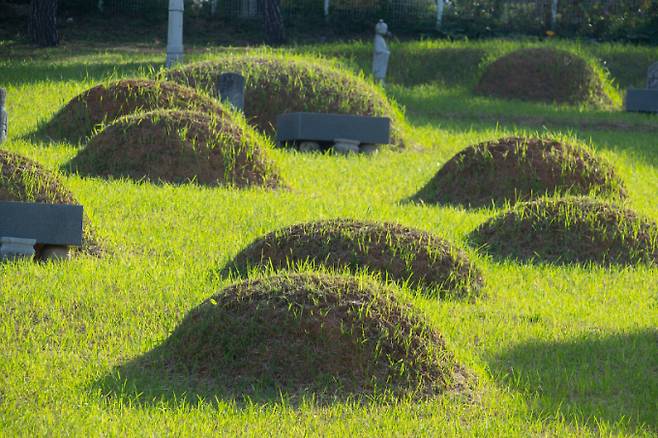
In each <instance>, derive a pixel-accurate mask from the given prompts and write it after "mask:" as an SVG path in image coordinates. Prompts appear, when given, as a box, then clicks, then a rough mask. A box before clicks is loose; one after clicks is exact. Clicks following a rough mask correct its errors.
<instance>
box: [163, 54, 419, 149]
mask: <svg viewBox="0 0 658 438" xmlns="http://www.w3.org/2000/svg"><path fill="white" fill-rule="evenodd" d="M225 72H239V73H241V74H242V75H243V76H245V83H246V85H245V109H244V110H245V115H246V117H247V119H248V120H249V121H250V122H252V123H254V124H255V125H256V126H257V127H258V128H259V129H260V130H261V131H263V132H265V133H267V134H268V135H272V134H274V130H275V127H276V118H277V116H278V115H280V114H283V113H286V112H320V113H337V114H355V115H362V116H379V117H389V118H390V119H391V143H392V144H393V145H395V146H397V147H404V145H405V143H408V141H405V131H406V123H405V121H404V116H403V115H402V113H401V111H400V110H399V109H398V108H397V107H396V106H395V105H394V104H392V103H391V102H390V101H389V100H388V98H387V97H386V95H385V94H384V93H383V92H382V91H381V90H379V89H378V88H377V87H376V86H374V85H373V84H371V83H369V82H367V81H366V80H364V79H363V78H361V77H359V76H357V75H355V74H352V73H349V72H347V71H346V70H345V69H339V68H338V67H336V66H333V65H331V64H330V63H329V62H328V61H326V60H320V59H313V58H301V57H296V58H295V57H290V56H287V57H285V58H284V57H282V56H276V55H230V56H226V57H222V58H220V59H218V60H214V61H209V62H201V63H196V64H189V65H186V66H184V67H181V68H179V69H175V70H172V71H171V72H169V73H168V79H170V80H173V81H176V82H180V83H183V84H185V85H189V86H191V87H198V88H201V89H204V90H205V91H207V92H209V93H216V90H215V84H216V83H217V80H218V78H219V76H220V75H221V74H222V73H225Z"/></svg>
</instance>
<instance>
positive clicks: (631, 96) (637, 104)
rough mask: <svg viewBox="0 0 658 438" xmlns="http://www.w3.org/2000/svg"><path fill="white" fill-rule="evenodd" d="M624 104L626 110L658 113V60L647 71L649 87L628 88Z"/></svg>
mask: <svg viewBox="0 0 658 438" xmlns="http://www.w3.org/2000/svg"><path fill="white" fill-rule="evenodd" d="M624 105H625V107H626V111H630V112H640V113H654V114H658V62H656V63H654V64H652V65H651V66H650V67H649V69H648V71H647V88H645V89H630V90H628V92H627V93H626V99H625V102H624Z"/></svg>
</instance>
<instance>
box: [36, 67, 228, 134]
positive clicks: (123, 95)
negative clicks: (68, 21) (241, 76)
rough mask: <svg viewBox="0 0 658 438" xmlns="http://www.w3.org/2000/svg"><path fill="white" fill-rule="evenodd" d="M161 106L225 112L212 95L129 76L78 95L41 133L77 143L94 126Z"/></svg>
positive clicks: (163, 107) (161, 107) (206, 111)
mask: <svg viewBox="0 0 658 438" xmlns="http://www.w3.org/2000/svg"><path fill="white" fill-rule="evenodd" d="M157 109H180V110H190V111H199V112H204V113H217V114H222V113H223V109H222V107H221V106H220V105H219V104H218V103H217V102H216V101H215V100H213V99H212V98H210V97H208V96H205V95H203V94H200V93H198V92H197V91H195V90H194V89H191V88H188V87H184V86H181V85H179V84H176V83H173V82H165V81H161V82H158V81H151V80H145V79H125V80H120V81H117V82H112V83H109V84H101V85H97V86H95V87H93V88H91V89H89V90H87V91H85V92H84V93H82V94H80V95H78V96H76V97H74V98H73V99H72V100H71V101H70V102H69V103H68V104H67V105H66V106H65V107H64V108H62V109H61V110H60V111H59V112H58V113H57V114H56V115H55V116H54V117H53V118H52V120H51V121H50V122H49V123H48V124H46V125H45V126H44V127H43V128H42V129H41V133H42V134H43V135H44V136H46V137H49V138H51V139H54V140H65V141H70V142H73V143H77V142H79V141H82V140H84V139H86V138H87V137H89V136H91V134H92V133H93V130H94V127H95V126H97V125H99V124H101V123H111V122H113V121H114V120H116V119H118V118H119V117H121V116H125V115H128V114H132V113H135V112H148V111H153V110H157Z"/></svg>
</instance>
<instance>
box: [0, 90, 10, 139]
mask: <svg viewBox="0 0 658 438" xmlns="http://www.w3.org/2000/svg"><path fill="white" fill-rule="evenodd" d="M6 101H7V90H5V89H4V88H0V143H2V142H3V141H5V140H6V139H7V132H8V129H9V116H8V115H7V110H6V109H5V103H6Z"/></svg>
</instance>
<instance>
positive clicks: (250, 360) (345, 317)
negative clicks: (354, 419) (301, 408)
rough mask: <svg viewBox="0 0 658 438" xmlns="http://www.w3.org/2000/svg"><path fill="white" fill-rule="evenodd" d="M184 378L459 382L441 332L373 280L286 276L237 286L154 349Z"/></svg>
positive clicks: (421, 386) (337, 389)
mask: <svg viewBox="0 0 658 438" xmlns="http://www.w3.org/2000/svg"><path fill="white" fill-rule="evenodd" d="M154 356H155V357H157V356H160V358H161V359H164V361H165V363H166V364H167V367H168V368H169V369H170V370H172V371H175V372H179V373H182V374H183V375H184V376H186V378H187V379H189V378H192V379H195V380H197V382H203V386H204V387H205V388H206V389H207V388H209V387H211V388H212V387H218V388H221V389H222V390H223V391H225V392H230V393H238V394H245V393H250V392H254V391H259V390H268V389H269V390H270V391H273V392H275V393H277V394H278V393H283V394H285V395H286V396H293V397H295V396H314V397H318V398H317V399H320V400H321V399H323V398H324V397H325V396H328V397H330V398H335V397H346V396H348V397H349V396H357V397H361V396H372V395H374V394H377V395H378V396H382V395H385V394H388V395H393V396H400V397H413V398H421V397H428V396H433V395H436V394H440V393H442V392H444V391H446V390H454V389H457V388H459V387H460V386H461V385H463V383H464V372H463V370H462V369H461V368H460V367H459V366H458V365H457V364H456V363H455V360H454V358H453V355H452V354H451V353H450V352H449V351H448V350H447V348H446V346H445V341H444V340H443V338H442V337H441V335H440V334H439V333H438V332H437V331H436V330H435V329H433V328H432V327H431V326H429V325H428V324H427V323H426V322H425V320H424V319H423V318H422V317H421V316H420V315H419V314H418V313H417V311H415V309H414V308H413V307H412V306H411V305H410V304H409V303H408V302H406V301H404V300H403V299H402V298H400V297H398V296H396V294H395V293H394V292H393V291H392V290H390V289H388V288H386V287H384V286H382V285H381V284H379V283H375V282H371V281H364V280H363V279H361V280H359V279H355V278H352V277H347V276H330V275H317V274H292V275H281V276H275V277H269V278H265V279H261V280H250V281H245V282H243V283H238V284H234V285H232V286H229V287H228V288H226V289H224V290H223V291H221V292H219V293H218V294H216V295H214V296H213V297H212V298H210V299H208V300H206V301H205V302H204V303H202V304H201V305H200V306H198V307H197V308H195V309H193V310H192V311H191V312H190V313H189V314H188V315H187V316H186V317H185V319H184V320H183V321H182V323H181V324H180V325H179V326H178V327H177V328H176V330H175V331H174V332H173V333H172V335H171V337H170V338H169V339H168V340H167V341H166V342H165V343H164V344H163V345H162V347H161V348H160V351H159V352H158V353H156V354H154Z"/></svg>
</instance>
